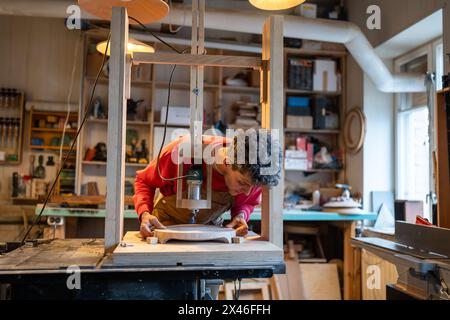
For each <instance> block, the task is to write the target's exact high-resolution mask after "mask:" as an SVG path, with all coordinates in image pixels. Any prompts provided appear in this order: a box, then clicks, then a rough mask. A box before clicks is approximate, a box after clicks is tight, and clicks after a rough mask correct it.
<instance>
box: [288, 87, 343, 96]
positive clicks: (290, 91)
mask: <svg viewBox="0 0 450 320" xmlns="http://www.w3.org/2000/svg"><path fill="white" fill-rule="evenodd" d="M284 91H285V92H286V93H287V94H303V95H310V96H318V95H321V96H335V97H337V96H340V95H342V92H340V91H336V92H334V91H308V90H299V89H289V88H287V89H284Z"/></svg>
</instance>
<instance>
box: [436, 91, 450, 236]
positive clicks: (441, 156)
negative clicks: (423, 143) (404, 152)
mask: <svg viewBox="0 0 450 320" xmlns="http://www.w3.org/2000/svg"><path fill="white" fill-rule="evenodd" d="M445 94H449V93H448V90H445V91H442V92H439V93H438V94H437V96H436V101H435V114H436V116H435V120H436V123H435V127H436V128H435V130H436V145H437V150H436V154H435V157H433V159H435V158H436V159H435V166H436V168H435V176H436V177H435V178H436V193H437V210H438V216H437V220H438V221H437V225H438V226H439V227H441V228H450V197H449V196H448V195H449V194H450V165H449V163H450V162H449V150H448V146H449V140H448V133H449V132H450V131H449V129H450V128H447V117H449V115H447V112H446V106H445ZM433 222H436V221H433Z"/></svg>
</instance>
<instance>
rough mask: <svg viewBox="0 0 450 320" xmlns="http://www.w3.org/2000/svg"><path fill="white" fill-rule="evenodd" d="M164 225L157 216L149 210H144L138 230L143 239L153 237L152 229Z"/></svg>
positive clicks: (161, 227) (162, 227)
mask: <svg viewBox="0 0 450 320" xmlns="http://www.w3.org/2000/svg"><path fill="white" fill-rule="evenodd" d="M165 228H166V227H165V226H164V225H163V224H162V223H161V222H159V220H158V218H156V217H155V216H153V215H151V214H150V213H149V212H144V213H143V214H142V215H141V227H140V230H139V232H140V233H141V236H142V238H143V239H145V238H147V237H153V234H154V233H153V229H165Z"/></svg>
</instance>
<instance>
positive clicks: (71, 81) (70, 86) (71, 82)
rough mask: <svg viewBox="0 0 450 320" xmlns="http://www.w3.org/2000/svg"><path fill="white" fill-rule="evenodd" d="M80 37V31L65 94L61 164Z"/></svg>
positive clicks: (60, 149) (59, 160) (60, 148)
mask: <svg viewBox="0 0 450 320" xmlns="http://www.w3.org/2000/svg"><path fill="white" fill-rule="evenodd" d="M81 38H82V34H81V33H80V36H79V37H78V38H77V42H76V44H75V55H74V57H73V66H72V74H71V77H70V85H69V94H68V95H67V114H66V120H65V121H64V127H63V132H62V135H61V144H60V146H59V158H58V163H59V164H60V165H61V160H62V151H63V146H64V138H65V135H66V127H67V124H68V123H69V118H70V111H71V110H70V99H71V98H72V91H73V82H74V79H75V71H76V66H77V60H78V51H79V50H78V47H79V44H80V42H81Z"/></svg>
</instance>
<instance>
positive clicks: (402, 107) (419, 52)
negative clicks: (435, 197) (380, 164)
mask: <svg viewBox="0 0 450 320" xmlns="http://www.w3.org/2000/svg"><path fill="white" fill-rule="evenodd" d="M442 43H443V39H442V37H439V38H437V39H435V40H433V41H431V42H429V43H427V44H425V45H423V46H421V47H419V48H417V49H415V50H412V51H410V52H408V53H406V54H404V55H401V56H399V57H397V58H395V59H394V70H395V72H396V73H401V72H402V67H403V66H404V65H405V64H407V63H408V62H411V61H413V60H415V59H417V58H420V57H422V56H426V57H427V72H436V67H437V61H436V58H437V56H436V51H437V47H438V46H439V45H441V44H442ZM411 96H412V95H411V94H407V93H397V94H395V95H394V109H395V111H394V114H395V125H394V135H395V142H394V146H395V152H394V156H395V176H394V184H395V199H399V196H400V194H404V186H403V181H405V179H404V171H405V170H402V163H404V162H403V161H402V160H403V159H404V157H405V156H406V155H404V154H402V153H401V150H400V143H401V141H402V130H401V115H402V114H404V113H405V112H411V111H415V110H419V109H421V108H424V106H412V101H411ZM428 111H429V113H430V115H431V118H430V127H431V130H429V132H430V133H431V135H430V141H429V144H430V161H429V163H430V169H429V174H430V180H429V181H430V185H429V190H430V192H435V181H434V174H433V170H434V168H433V161H432V152H433V150H435V137H434V130H433V128H434V109H429V110H428ZM424 205H427V204H426V203H425V204H424ZM430 212H431V211H430Z"/></svg>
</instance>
